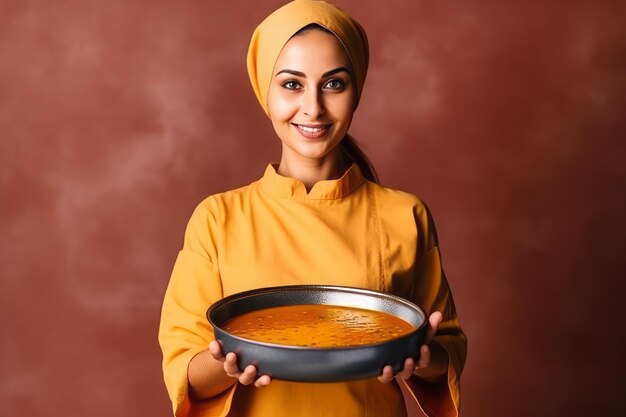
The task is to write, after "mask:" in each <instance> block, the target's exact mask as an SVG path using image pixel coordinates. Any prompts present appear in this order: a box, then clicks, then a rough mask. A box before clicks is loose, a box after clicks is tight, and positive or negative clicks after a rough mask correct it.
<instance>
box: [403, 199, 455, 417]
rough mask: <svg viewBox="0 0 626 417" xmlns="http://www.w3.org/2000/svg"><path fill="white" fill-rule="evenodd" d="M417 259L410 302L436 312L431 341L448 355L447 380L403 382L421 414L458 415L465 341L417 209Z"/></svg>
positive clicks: (429, 226) (424, 216)
mask: <svg viewBox="0 0 626 417" xmlns="http://www.w3.org/2000/svg"><path fill="white" fill-rule="evenodd" d="M415 217H416V222H417V226H418V245H417V247H418V255H419V256H418V257H417V264H416V265H415V269H414V278H413V286H412V290H411V299H412V301H413V302H414V303H415V304H417V305H419V306H420V307H422V308H423V309H424V312H425V313H426V314H427V315H430V314H431V313H433V312H435V311H440V312H441V313H442V315H443V320H442V322H441V324H440V326H439V329H438V331H437V334H436V335H435V338H434V341H435V342H436V343H439V344H440V345H441V346H442V347H443V348H444V349H445V351H446V352H447V354H448V371H447V377H446V378H443V379H442V380H441V381H440V382H427V381H423V380H421V379H419V378H418V377H417V376H412V377H411V378H410V379H409V380H407V381H405V382H406V384H407V386H408V388H409V389H410V391H411V393H412V394H413V396H414V397H415V399H416V401H417V402H418V404H419V405H420V407H421V409H422V411H424V413H425V414H426V415H428V416H430V417H435V416H437V417H453V416H458V414H459V408H460V396H461V394H460V377H461V372H462V370H463V367H464V365H465V358H466V354H467V338H466V337H465V334H464V333H463V330H462V329H461V324H460V322H459V319H458V316H457V313H456V308H455V306H454V300H453V298H452V293H451V292H450V287H449V286H448V281H447V279H446V276H445V274H444V271H443V267H442V264H441V254H440V251H439V247H438V242H437V234H436V231H435V227H434V223H433V221H432V217H431V215H430V213H429V211H428V209H427V208H426V207H425V206H424V207H418V209H417V210H416V213H415Z"/></svg>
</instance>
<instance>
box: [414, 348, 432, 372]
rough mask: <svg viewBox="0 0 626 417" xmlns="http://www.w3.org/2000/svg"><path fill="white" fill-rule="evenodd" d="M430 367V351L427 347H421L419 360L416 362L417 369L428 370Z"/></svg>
mask: <svg viewBox="0 0 626 417" xmlns="http://www.w3.org/2000/svg"><path fill="white" fill-rule="evenodd" d="M428 365H430V349H429V348H428V345H422V347H421V348H420V360H419V361H417V367H418V368H428Z"/></svg>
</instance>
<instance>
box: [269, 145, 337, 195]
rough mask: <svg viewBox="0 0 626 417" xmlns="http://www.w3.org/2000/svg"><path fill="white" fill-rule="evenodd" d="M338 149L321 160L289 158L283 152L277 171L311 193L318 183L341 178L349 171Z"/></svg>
mask: <svg viewBox="0 0 626 417" xmlns="http://www.w3.org/2000/svg"><path fill="white" fill-rule="evenodd" d="M338 148H339V147H337V149H335V150H333V152H331V153H329V154H328V155H326V156H325V157H324V158H321V159H310V158H305V157H301V156H300V157H288V156H287V155H286V152H284V151H283V153H282V156H281V158H280V165H279V166H278V169H277V170H276V171H277V172H278V174H280V175H282V176H285V177H290V178H295V179H297V180H299V181H301V182H302V183H303V184H304V186H305V188H306V190H307V192H309V191H311V188H313V186H314V185H315V184H316V183H317V182H319V181H324V180H334V179H337V178H341V176H342V175H343V174H344V173H345V172H346V170H347V169H348V167H349V163H348V162H347V161H346V160H345V159H344V158H343V156H342V154H341V151H340V150H339V149H338Z"/></svg>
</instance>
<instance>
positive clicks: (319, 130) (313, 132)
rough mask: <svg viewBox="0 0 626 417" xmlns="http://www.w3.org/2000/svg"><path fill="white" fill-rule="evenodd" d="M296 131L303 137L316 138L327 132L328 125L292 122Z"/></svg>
mask: <svg viewBox="0 0 626 417" xmlns="http://www.w3.org/2000/svg"><path fill="white" fill-rule="evenodd" d="M293 125H294V126H295V127H296V129H297V130H298V132H300V134H301V135H302V136H304V137H305V138H309V139H318V138H321V137H322V136H324V135H325V134H326V132H328V128H329V127H330V125H299V124H296V123H293Z"/></svg>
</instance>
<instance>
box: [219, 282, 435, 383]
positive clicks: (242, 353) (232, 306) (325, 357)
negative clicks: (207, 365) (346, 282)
mask: <svg viewBox="0 0 626 417" xmlns="http://www.w3.org/2000/svg"><path fill="white" fill-rule="evenodd" d="M298 304H328V305H335V306H343V307H353V308H364V309H369V310H377V311H383V312H386V313H389V314H392V315H394V316H397V317H399V318H401V319H403V320H406V321H407V322H409V323H410V324H412V325H413V326H414V327H415V330H414V331H412V332H411V333H409V334H406V335H404V336H401V337H397V338H395V339H390V340H388V341H385V342H382V343H376V344H371V345H362V346H353V347H345V348H343V347H342V348H310V347H302V346H291V345H279V344H273V343H265V342H258V341H255V340H250V339H246V338H243V337H240V336H236V335H233V334H231V333H229V332H227V331H225V330H223V329H222V327H221V326H222V325H223V324H224V323H226V322H227V321H228V320H230V319H231V318H233V317H236V316H238V315H240V314H244V313H248V312H250V311H255V310H259V309H263V308H269V307H278V306H286V305H298ZM207 318H208V319H209V322H210V323H211V325H212V326H213V330H214V333H215V338H216V340H217V341H218V342H219V343H220V344H221V345H222V350H223V351H224V353H228V352H235V353H236V354H237V359H238V365H239V368H240V369H243V368H245V367H246V366H248V365H250V364H253V365H255V366H256V367H257V369H258V373H259V375H264V374H266V375H270V376H271V377H272V378H275V379H282V380H288V381H300V382H336V381H347V380H353V379H362V378H369V377H374V376H378V375H380V374H381V372H382V369H383V367H384V366H385V365H391V366H392V367H393V369H394V370H395V371H396V372H398V371H400V370H401V369H402V367H403V365H404V360H405V359H406V358H408V357H412V358H418V356H419V346H420V345H421V344H422V343H423V340H424V337H425V332H426V323H427V320H426V315H425V314H424V312H423V311H422V310H421V309H420V308H419V307H418V306H416V305H415V304H413V303H410V302H408V301H407V300H405V299H403V298H400V297H396V296H393V295H389V294H384V293H380V292H377V291H371V290H365V289H361V288H351V287H339V286H331V285H290V286H281V287H270V288H260V289H256V290H252V291H245V292H241V293H238V294H234V295H231V296H228V297H225V298H223V299H221V300H219V301H217V302H216V303H214V304H213V305H212V306H211V307H210V308H209V309H208V311H207Z"/></svg>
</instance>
